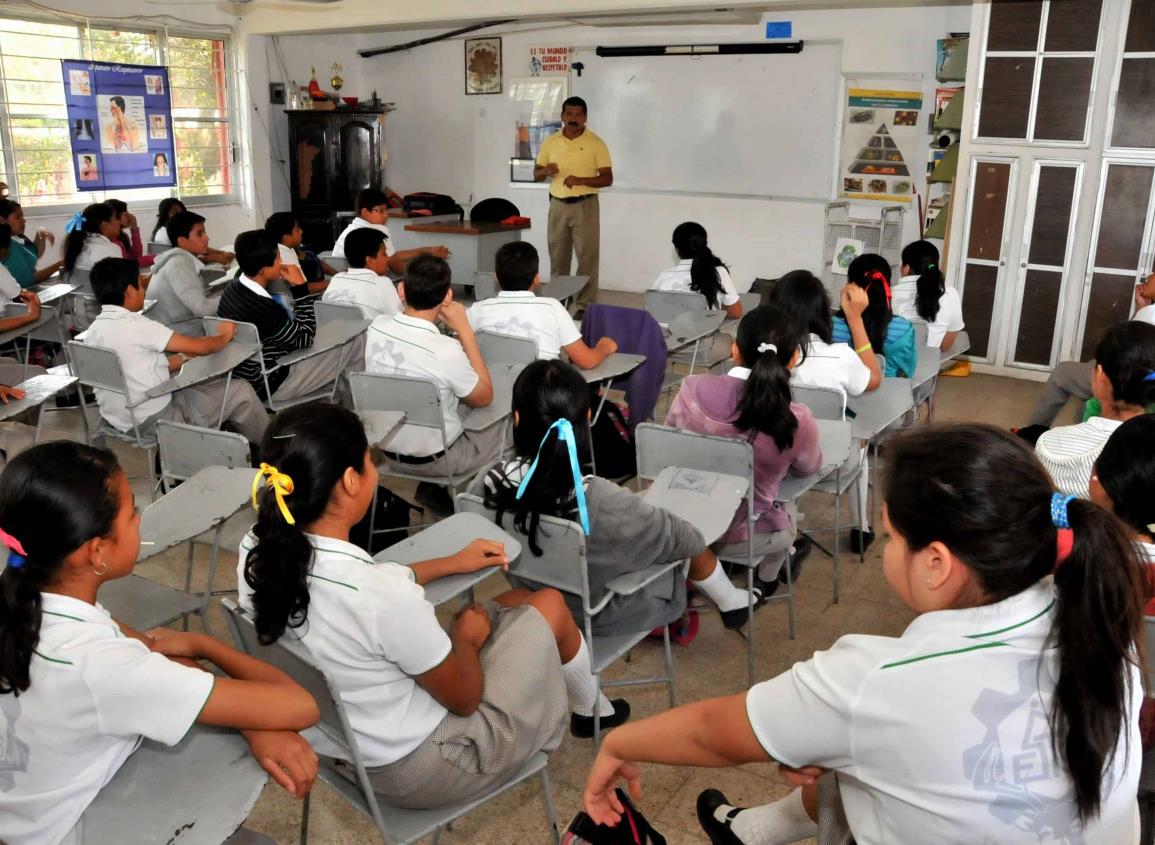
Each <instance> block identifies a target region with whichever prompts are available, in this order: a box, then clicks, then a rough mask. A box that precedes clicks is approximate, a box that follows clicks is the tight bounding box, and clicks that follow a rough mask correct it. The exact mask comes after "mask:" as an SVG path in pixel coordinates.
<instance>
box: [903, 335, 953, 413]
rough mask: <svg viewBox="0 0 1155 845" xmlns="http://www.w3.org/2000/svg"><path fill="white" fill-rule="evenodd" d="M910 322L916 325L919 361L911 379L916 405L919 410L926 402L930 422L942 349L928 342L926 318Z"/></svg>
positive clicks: (915, 339) (915, 342) (916, 347)
mask: <svg viewBox="0 0 1155 845" xmlns="http://www.w3.org/2000/svg"><path fill="white" fill-rule="evenodd" d="M910 323H911V325H913V326H914V345H915V349H916V350H917V351H918V363H917V365H916V367H915V372H914V377H913V378H912V379H911V381H912V382H913V385H914V407H915V410H916V411H917V409H918V408H920V407H921V406H922V405H923V404H924V403H925V404H926V414H927V415H926V419H927V422H930V421H931V420H933V419H934V394H935V391H936V390H937V389H938V373H939V370H941V369H942V363H943V362H942V351H941V350H940V349H939V348H938V347H937V346H929V345H928V344H927V338H928V337H929V334H930V326H928V325H927V323H926V321H925V320H922V319H919V318H914V319H911V320H910ZM956 343H957V341H956Z"/></svg>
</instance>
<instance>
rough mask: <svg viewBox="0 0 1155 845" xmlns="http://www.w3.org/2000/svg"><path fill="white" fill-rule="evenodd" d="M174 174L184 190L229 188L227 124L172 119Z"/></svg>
mask: <svg viewBox="0 0 1155 845" xmlns="http://www.w3.org/2000/svg"><path fill="white" fill-rule="evenodd" d="M174 123H175V132H174V137H175V140H176V161H177V176H178V179H179V180H180V187H181V190H182V191H184V192H186V193H194V194H210V193H229V192H231V191H232V181H233V178H234V177H233V166H232V148H231V145H230V144H229V128H228V124H227V123H225V122H223V121H220V122H213V123H199V122H193V121H187V120H178V121H174Z"/></svg>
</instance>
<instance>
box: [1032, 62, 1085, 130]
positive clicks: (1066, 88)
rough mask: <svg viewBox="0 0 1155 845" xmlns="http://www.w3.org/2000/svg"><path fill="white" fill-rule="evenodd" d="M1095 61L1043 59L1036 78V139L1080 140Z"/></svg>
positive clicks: (1083, 128)
mask: <svg viewBox="0 0 1155 845" xmlns="http://www.w3.org/2000/svg"><path fill="white" fill-rule="evenodd" d="M1094 70H1095V60H1094V59H1093V58H1090V57H1088V58H1086V59H1068V58H1055V57H1053V56H1046V57H1044V58H1043V72H1042V73H1041V74H1040V75H1039V103H1038V106H1037V107H1036V109H1035V138H1037V139H1040V140H1047V141H1082V140H1083V138H1084V135H1085V134H1086V131H1087V102H1088V101H1089V100H1090V98H1091V74H1092V73H1094Z"/></svg>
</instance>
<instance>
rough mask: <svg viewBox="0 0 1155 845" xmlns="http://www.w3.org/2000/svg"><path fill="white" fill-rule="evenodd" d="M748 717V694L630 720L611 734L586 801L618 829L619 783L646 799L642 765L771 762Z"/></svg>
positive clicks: (595, 766)
mask: <svg viewBox="0 0 1155 845" xmlns="http://www.w3.org/2000/svg"><path fill="white" fill-rule="evenodd" d="M769 759H770V758H769V756H768V755H767V754H766V750H765V749H764V748H763V747H762V745H761V743H760V742H759V741H758V737H757V736H756V735H755V733H754V728H753V727H752V726H751V725H750V718H749V716H748V715H747V713H746V693H745V692H741V693H738V694H737V695H731V696H727V697H725V698H710V699H706V700H705V701H698V702H695V703H694V704H687V705H684V706H682V707H678V708H676V709H674V710H668V711H667V712H665V713H662V714H661V715H659V716H652V717H650V718H649V719H643V720H641V721H639V722H630V723H629V724H626V725H623V726H622V727H620V728H615V729H614V730H613V731H611V732H610V733H609V734H607V735H606V738H605V741H604V742H603V743H602V747H601V750H600V751H599V752H598V756H597V759H596V760H594V764H593V767H592V769H591V770H590V774H589V779H588V780H587V781H586V789H585V795H584V796H583V799H582V803H583V805H584V807H585V811H586V812H587V813H589V814H590V816H591V817H592V818H593V820H594V821H595V822H598V823H599V824H608V825H615V824H617V822H618V820H619V819H620V818H621V813H622V807H621V803H620V802H619V801H618V798H617V796H616V795H615V794H614V787H615V786H616V785H617V782H618V780H625V781H627V782H628V783H629V787H630V793H631V794H632V795H633V796H634V798H635V799H636V798H639V797H640V796H641V770H640V769H639V768H638V766H637V765H636V764H637V763H639V762H649V763H665V764H668V765H674V766H701V767H713V768H722V767H725V766H737V765H741V764H742V763H762V762H766V761H767V760H769Z"/></svg>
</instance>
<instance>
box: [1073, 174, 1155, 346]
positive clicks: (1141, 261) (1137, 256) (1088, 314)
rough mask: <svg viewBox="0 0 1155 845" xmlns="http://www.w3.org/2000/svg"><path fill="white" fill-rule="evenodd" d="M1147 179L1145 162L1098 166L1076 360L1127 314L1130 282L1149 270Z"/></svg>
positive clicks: (1132, 301) (1131, 295)
mask: <svg viewBox="0 0 1155 845" xmlns="http://www.w3.org/2000/svg"><path fill="white" fill-rule="evenodd" d="M1153 178H1155V164H1151V163H1135V164H1132V163H1129V162H1121V161H1109V162H1107V166H1106V168H1104V172H1103V182H1102V185H1101V186H1100V188H1099V207H1098V209H1097V211H1096V214H1095V229H1094V231H1093V232H1092V235H1091V243H1092V245H1093V246H1092V251H1091V259H1090V265H1089V267H1088V268H1087V275H1086V278H1085V279H1084V282H1083V315H1082V319H1081V321H1080V326H1079V349H1080V360H1082V361H1087V360H1089V359H1090V358H1091V357H1092V356H1093V355H1094V353H1095V345H1096V344H1097V343H1098V342H1099V338H1100V337H1102V336H1103V332H1105V331H1106V330H1107V329H1108V328H1110V327H1111V326H1113V325H1114V324H1115V323H1118V322H1120V321H1122V320H1126V319H1127V318H1128V317H1130V316H1131V312H1132V310H1133V309H1134V304H1135V284H1136V283H1137V282H1139V281H1141V280H1142V279H1143V278H1144V277H1145V276H1146V274H1147V273H1149V272H1150V271H1151V247H1150V243H1151V216H1152V207H1151V206H1152V200H1153V199H1155V197H1153V195H1152V179H1153Z"/></svg>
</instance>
